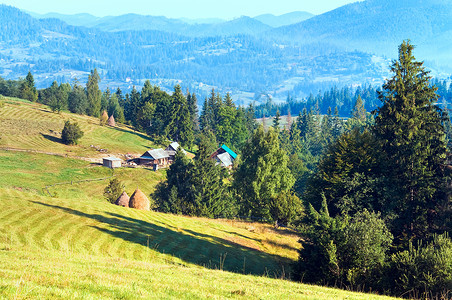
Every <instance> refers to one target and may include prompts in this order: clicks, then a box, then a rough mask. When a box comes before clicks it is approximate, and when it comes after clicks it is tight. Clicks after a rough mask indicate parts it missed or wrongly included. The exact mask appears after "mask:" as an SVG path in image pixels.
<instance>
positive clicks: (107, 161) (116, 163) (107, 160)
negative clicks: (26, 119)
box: [102, 156, 122, 169]
mask: <svg viewBox="0 0 452 300" xmlns="http://www.w3.org/2000/svg"><path fill="white" fill-rule="evenodd" d="M121 163H122V160H121V159H119V158H117V157H114V156H110V157H104V158H103V159H102V165H103V166H104V167H107V168H110V169H114V168H120V167H121Z"/></svg>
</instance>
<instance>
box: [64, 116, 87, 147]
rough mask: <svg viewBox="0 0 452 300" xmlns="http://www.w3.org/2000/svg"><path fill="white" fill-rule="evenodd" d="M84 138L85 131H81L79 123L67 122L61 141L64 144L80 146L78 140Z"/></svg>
mask: <svg viewBox="0 0 452 300" xmlns="http://www.w3.org/2000/svg"><path fill="white" fill-rule="evenodd" d="M82 136H83V131H81V129H80V127H79V126H78V124H77V123H71V122H69V121H66V123H64V128H63V132H62V133H61V139H62V140H63V143H64V144H66V145H76V144H78V140H79V139H80V138H81V137H82Z"/></svg>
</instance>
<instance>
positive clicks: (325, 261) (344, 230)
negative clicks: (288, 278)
mask: <svg viewBox="0 0 452 300" xmlns="http://www.w3.org/2000/svg"><path fill="white" fill-rule="evenodd" d="M305 224H306V229H305V230H304V240H303V241H301V243H302V246H303V248H302V249H301V250H300V256H299V261H298V263H297V264H296V265H295V269H294V275H295V276H294V277H295V278H296V279H298V280H303V281H305V282H310V283H317V284H326V285H339V286H348V287H351V288H356V287H357V286H361V288H363V287H364V286H366V287H373V288H375V287H376V286H378V284H379V281H380V280H375V278H376V277H377V276H375V274H378V273H380V272H381V271H382V270H383V267H384V263H385V260H386V252H387V251H388V250H389V247H390V245H391V242H392V235H391V234H390V232H389V230H388V229H387V227H386V225H385V223H384V222H383V220H381V219H380V215H379V214H375V213H372V212H368V211H367V210H364V211H361V212H358V213H356V214H355V215H354V216H352V217H350V216H347V215H346V216H344V217H335V218H332V217H330V216H329V213H328V210H327V208H326V200H325V198H324V204H323V205H322V209H321V211H320V212H317V211H316V210H315V209H314V208H313V207H312V206H309V209H308V212H307V217H306V220H305Z"/></svg>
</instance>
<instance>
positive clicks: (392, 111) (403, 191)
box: [374, 41, 447, 240]
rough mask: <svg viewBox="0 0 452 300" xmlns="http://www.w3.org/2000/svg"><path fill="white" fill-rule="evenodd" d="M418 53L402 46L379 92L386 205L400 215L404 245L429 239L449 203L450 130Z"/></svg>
mask: <svg viewBox="0 0 452 300" xmlns="http://www.w3.org/2000/svg"><path fill="white" fill-rule="evenodd" d="M413 48H414V47H413V46H412V45H411V44H410V43H409V42H406V41H404V42H403V43H402V44H401V45H400V46H399V59H398V60H397V61H394V62H393V64H392V66H391V71H392V72H393V73H394V76H393V77H392V78H390V79H389V80H388V81H387V82H386V83H385V84H384V85H383V91H382V92H380V93H379V98H380V100H381V101H382V102H383V106H382V107H380V108H379V109H378V110H377V111H376V120H375V121H376V124H375V130H374V131H375V135H376V137H377V139H378V140H379V141H380V142H381V144H382V149H383V152H384V153H385V155H386V157H385V158H384V160H383V162H382V164H383V166H384V170H385V172H384V176H385V177H386V178H389V179H390V182H391V183H392V184H391V185H390V186H388V188H389V189H390V191H391V194H392V197H391V199H386V201H387V202H386V203H385V204H386V205H387V206H389V207H390V208H391V210H392V211H393V212H394V214H396V218H395V220H394V222H393V224H392V225H393V232H394V233H395V235H396V237H397V238H399V239H403V240H406V239H412V238H415V239H417V238H423V237H426V235H427V234H428V232H431V231H432V229H434V228H435V221H436V220H438V218H437V217H436V216H437V215H438V214H439V213H440V211H441V210H442V209H444V208H445V206H444V205H445V204H446V203H447V198H446V197H445V184H446V179H447V178H446V176H445V174H444V171H443V168H442V166H443V165H444V164H445V158H446V147H445V142H444V128H443V126H442V124H441V116H440V112H439V110H438V108H437V107H436V106H435V105H434V104H435V102H436V100H437V98H438V96H437V94H436V93H435V92H436V88H435V87H431V86H430V79H431V78H430V77H429V72H428V71H426V70H425V69H424V67H423V63H422V62H417V61H416V60H415V58H414V56H413V54H412V51H413Z"/></svg>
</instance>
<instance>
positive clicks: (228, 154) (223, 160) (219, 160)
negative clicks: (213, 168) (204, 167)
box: [210, 145, 237, 169]
mask: <svg viewBox="0 0 452 300" xmlns="http://www.w3.org/2000/svg"><path fill="white" fill-rule="evenodd" d="M210 158H212V159H215V161H216V164H217V165H220V166H222V167H225V168H228V169H232V166H233V164H234V160H235V159H236V158H237V154H236V153H235V152H234V151H232V150H231V149H229V147H228V146H226V145H223V146H221V147H220V148H218V149H217V150H216V151H215V152H214V153H212V154H211V155H210Z"/></svg>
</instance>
